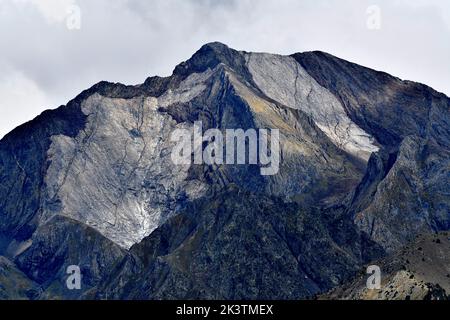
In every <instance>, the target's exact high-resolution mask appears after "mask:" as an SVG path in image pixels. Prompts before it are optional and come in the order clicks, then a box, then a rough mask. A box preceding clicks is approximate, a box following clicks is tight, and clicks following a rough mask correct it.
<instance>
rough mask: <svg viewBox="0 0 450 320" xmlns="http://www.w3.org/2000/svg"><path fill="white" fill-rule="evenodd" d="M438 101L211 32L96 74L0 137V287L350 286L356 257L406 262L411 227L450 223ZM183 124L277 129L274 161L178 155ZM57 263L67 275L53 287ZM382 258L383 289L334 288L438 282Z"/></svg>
mask: <svg viewBox="0 0 450 320" xmlns="http://www.w3.org/2000/svg"><path fill="white" fill-rule="evenodd" d="M449 111H450V99H449V98H448V97H446V96H445V95H443V94H441V93H438V92H436V91H434V90H433V89H431V88H429V87H427V86H425V85H422V84H418V83H413V82H409V81H402V80H400V79H398V78H395V77H393V76H390V75H388V74H386V73H383V72H378V71H374V70H371V69H368V68H365V67H362V66H359V65H356V64H353V63H350V62H347V61H345V60H341V59H339V58H336V57H333V56H331V55H329V54H326V53H322V52H307V53H298V54H294V55H292V56H281V55H275V54H264V53H249V52H243V51H236V50H233V49H231V48H228V47H227V46H226V45H224V44H221V43H210V44H207V45H205V46H203V47H202V48H201V49H200V50H199V51H198V52H196V53H195V54H194V55H193V56H192V57H191V58H190V59H189V60H187V61H186V62H183V63H181V64H180V65H178V66H177V67H176V68H175V70H174V72H173V74H172V76H170V77H166V78H161V77H150V78H148V79H147V80H146V81H145V82H144V83H143V84H141V85H137V86H126V85H122V84H118V83H116V84H114V83H108V82H100V83H98V84H96V85H94V86H93V87H92V88H90V89H88V90H86V91H84V92H82V93H81V94H80V95H79V96H77V97H76V98H75V99H74V100H72V101H70V102H69V103H68V104H67V105H65V106H61V107H59V108H58V109H56V110H51V111H46V112H44V113H43V114H41V115H40V116H39V117H37V118H36V119H34V120H33V121H31V122H29V123H26V124H24V125H22V126H20V127H18V128H17V129H15V130H13V131H12V132H11V133H9V134H8V135H7V136H5V137H4V138H3V139H2V140H1V141H0V181H1V182H2V183H1V184H0V256H2V257H1V260H0V262H1V264H0V297H1V298H5V299H8V298H25V299H308V298H313V297H314V296H316V295H320V294H323V293H325V292H328V291H329V290H330V289H332V288H347V287H342V285H350V284H352V283H354V282H352V281H354V280H352V279H354V277H355V276H356V275H357V274H358V272H360V270H361V268H363V267H364V266H365V265H367V264H369V263H372V262H374V261H387V260H380V259H394V260H395V261H397V260H398V259H400V260H401V259H403V258H402V257H404V255H402V254H401V253H400V254H399V252H402V251H401V250H408V249H407V248H410V246H414V244H413V243H414V242H413V241H415V239H416V237H417V236H418V235H424V237H425V238H426V239H428V238H430V237H431V238H433V239H435V238H434V237H437V236H435V235H434V234H436V233H437V232H441V231H447V230H450V190H449V187H448V186H449V185H450V174H449V172H450V170H449V169H450V162H449V161H450V160H449V159H450V157H449V155H450V112H449ZM196 121H202V123H203V130H207V129H211V128H214V129H219V130H221V131H225V130H226V129H238V128H239V129H243V130H247V129H278V130H279V132H280V156H281V157H280V159H281V162H280V170H279V172H278V173H277V174H275V175H267V176H264V175H261V174H260V167H261V165H255V164H246V165H232V164H222V165H217V164H214V165H207V164H193V165H175V164H174V163H173V161H172V160H171V152H172V150H173V148H174V146H175V142H173V141H172V140H171V134H172V133H173V132H174V130H176V129H192V128H193V126H194V122H196ZM439 237H442V234H441V236H439ZM436 239H437V238H436ZM444 240H445V239H441V240H440V241H441V245H442V246H441V247H442V248H444V247H445V245H448V243H447V242H445V241H444ZM424 241H425V240H424ZM435 244H436V243H435ZM436 245H437V244H436ZM441 247H439V248H441ZM399 250H400V251H399ZM436 250H437V249H436ZM436 250H435V249H433V250H431V249H430V251H424V252H425V253H423V255H424V257H423V259H425V260H424V261H422V262H423V264H420V265H421V266H420V268H422V269H426V268H427V267H426V266H427V265H428V266H430V267H429V268H428V269H429V270H435V269H433V268H434V266H435V263H437V262H436V261H439V264H440V265H442V266H443V267H442V268H444V267H445V263H446V261H447V260H448V257H449V254H448V251H445V250H444V249H442V250H443V251H439V254H438V253H436V252H438V251H436ZM417 254H418V253H417ZM410 256H411V257H412V256H416V255H415V253H414V252H413V253H411V255H410ZM446 259H447V260H446ZM408 260H409V261H412V258H408ZM389 261H390V260H389ZM401 261H403V260H401ZM384 263H386V264H388V265H391V264H390V263H388V262H383V265H384ZM70 265H78V266H80V269H81V273H82V289H81V290H68V288H67V287H66V285H65V284H66V279H67V274H66V268H67V267H68V266H70ZM414 265H415V266H417V268H419V264H414ZM447 265H448V264H447ZM396 268H397V267H392V268H391V269H389V270H390V271H389V274H390V276H389V278H386V279H387V280H386V281H390V282H389V286H391V285H392V286H393V287H394V289H395V290H397V291H395V290H389V291H383V292H382V293H374V292H371V293H370V294H368V293H365V292H363V291H364V290H362V291H361V289H360V287H359V286H358V285H352V287H351V288H352V289H345V290H344V289H342V290H343V291H342V293H340V294H337V295H336V294H335V295H333V296H332V297H335V298H339V299H342V298H346V297H347V298H357V299H362V298H382V299H393V298H400V299H403V298H404V299H406V298H407V296H409V298H413V299H416V298H417V299H419V298H426V297H430V295H431V296H432V297H435V296H439V297H445V296H446V293H445V292H447V293H448V290H449V278H448V277H446V276H442V275H441V273H439V272H440V271H442V270H443V269H442V270H441V269H439V270H440V271H439V272H438V271H437V269H436V270H435V271H436V272H434V271H430V274H429V275H427V276H426V277H423V278H420V277H419V274H420V271H417V270H419V269H420V268H419V269H411V268H412V267H411V268H410V269H405V270H404V269H398V271H395V270H397V269H396ZM436 268H437V267H436ZM447 271H448V270H447ZM431 274H433V275H431ZM391 275H392V276H391ZM411 276H414V278H411V279H410V277H411ZM416 277H417V278H416ZM6 279H8V280H6ZM405 279H409V280H413V279H418V280H417V282H416V281H405ZM410 282H411V283H413V284H414V288H421V289H417V290H418V291H417V290H416V289H414V290H416V291H414V290H413V291H414V292H411V290H412V289H411V288H412V285H409V284H408V283H410ZM336 290H337V289H336ZM444 290H446V291H444ZM394 291H395V292H397V294H396V295H395V297H394V296H393V295H392V294H393V292H394ZM430 292H431V293H430Z"/></svg>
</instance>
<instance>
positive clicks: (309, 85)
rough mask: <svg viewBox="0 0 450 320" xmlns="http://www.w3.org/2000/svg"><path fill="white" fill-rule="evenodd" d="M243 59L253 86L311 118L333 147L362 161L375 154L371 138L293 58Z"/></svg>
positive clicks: (261, 55)
mask: <svg viewBox="0 0 450 320" xmlns="http://www.w3.org/2000/svg"><path fill="white" fill-rule="evenodd" d="M246 60H247V64H248V68H249V70H250V73H251V74H252V76H253V79H254V81H255V83H256V84H257V86H258V88H259V89H261V91H262V92H263V93H264V94H266V95H267V96H268V97H270V98H271V99H274V100H276V101H278V102H280V103H282V104H283V105H285V106H288V107H290V108H294V109H299V110H301V111H303V112H305V113H306V114H308V115H309V116H311V117H312V119H313V120H314V122H315V124H316V125H317V126H318V127H319V128H320V129H321V130H322V131H323V132H324V133H325V134H326V135H327V136H328V137H329V138H330V140H331V141H333V143H335V144H336V146H338V147H339V148H341V149H343V150H345V151H347V152H349V153H350V154H352V155H354V156H356V157H358V158H361V159H362V160H364V161H367V160H368V159H369V157H370V155H371V153H372V152H376V151H378V149H379V148H378V147H377V146H376V140H375V139H374V137H372V136H371V135H370V134H369V133H367V132H365V131H364V130H362V129H361V128H360V127H359V126H358V125H357V124H355V123H354V122H353V121H352V120H351V119H350V118H349V117H348V115H347V114H346V112H345V110H344V107H343V106H342V104H341V103H340V102H339V101H338V100H337V98H336V97H335V96H334V95H333V94H332V93H331V92H330V91H328V90H327V89H325V88H323V87H322V86H320V85H319V84H318V83H317V82H316V80H314V78H312V77H311V76H310V75H309V74H308V73H307V72H306V71H305V69H304V68H303V67H302V66H301V65H300V64H299V63H298V62H297V61H296V60H295V59H294V58H292V57H288V56H279V55H274V54H264V53H250V54H247V55H246Z"/></svg>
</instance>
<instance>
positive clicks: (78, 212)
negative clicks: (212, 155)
mask: <svg viewBox="0 0 450 320" xmlns="http://www.w3.org/2000/svg"><path fill="white" fill-rule="evenodd" d="M166 99H167V98H165V97H162V98H161V100H162V104H164V103H165V102H164V101H165V100H166ZM171 99H174V98H171ZM157 108H158V99H156V98H151V97H148V98H147V97H138V98H134V99H111V98H105V97H102V96H100V95H98V94H95V95H93V96H91V97H89V98H88V99H87V100H86V101H85V102H84V103H83V105H82V111H83V113H84V114H86V115H87V123H86V127H85V129H84V130H82V131H81V132H80V133H79V134H78V135H77V136H76V137H74V138H69V137H67V136H54V137H52V144H51V146H50V149H49V151H48V161H49V163H50V165H49V167H48V170H47V174H46V178H45V185H46V194H45V196H46V197H45V199H44V202H43V204H44V207H43V216H42V219H43V220H44V221H43V222H44V223H45V221H47V220H48V219H50V218H51V217H52V216H54V215H57V214H61V215H65V216H68V217H71V218H73V219H76V220H78V221H80V222H83V223H86V224H87V225H89V226H92V227H93V228H95V229H97V230H98V231H100V232H101V233H102V234H103V235H105V236H106V237H108V238H109V239H111V240H112V241H114V242H116V243H118V244H120V245H121V246H124V247H130V246H131V245H133V244H134V243H137V242H140V241H141V240H142V238H144V237H145V236H148V235H149V234H150V233H151V232H152V231H153V230H154V229H155V228H157V227H158V226H159V225H160V224H162V223H163V222H164V221H165V220H166V219H167V218H168V217H169V216H171V215H172V214H174V213H175V212H176V209H177V206H179V204H180V203H181V201H189V200H193V199H195V198H197V197H199V196H201V195H202V194H203V193H204V192H205V189H206V186H205V185H203V184H202V183H200V182H199V181H185V180H186V177H187V174H188V167H184V168H178V170H176V171H175V170H173V165H172V162H171V158H170V155H171V148H172V147H173V143H171V142H170V134H171V133H172V131H173V130H174V129H175V128H176V126H177V124H176V122H175V121H173V119H171V118H170V117H169V116H167V115H164V114H161V113H159V112H157ZM182 197H184V198H182Z"/></svg>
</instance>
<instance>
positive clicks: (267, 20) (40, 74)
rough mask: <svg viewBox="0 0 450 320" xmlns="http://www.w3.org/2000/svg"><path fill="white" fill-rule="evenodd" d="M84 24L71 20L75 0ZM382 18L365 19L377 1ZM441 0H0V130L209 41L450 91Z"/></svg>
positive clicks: (447, 24)
mask: <svg viewBox="0 0 450 320" xmlns="http://www.w3.org/2000/svg"><path fill="white" fill-rule="evenodd" d="M73 4H75V5H78V6H79V8H80V9H81V29H80V30H69V29H68V28H67V27H66V19H67V16H68V13H67V12H66V9H67V7H68V6H70V5H73ZM374 4H375V5H378V6H379V8H380V9H381V18H382V20H381V21H382V22H381V28H380V29H379V30H369V29H368V28H367V26H366V21H367V18H368V16H367V13H366V10H367V8H368V7H369V5H374ZM449 39H450V2H448V1H441V0H428V1H424V0H408V1H406V0H379V1H375V0H373V1H365V0H362V1H361V0H335V1H332V0H315V1H313V0H302V1H300V0H239V1H237V0H230V1H213V0H197V1H194V0H152V1H144V0H96V1H92V0H0V52H1V54H0V136H3V135H4V134H5V133H7V132H8V131H10V130H11V129H13V128H14V127H15V126H17V125H19V124H21V123H23V122H24V121H27V120H30V119H31V118H32V117H34V116H35V115H37V114H39V113H40V112H41V111H43V110H44V109H48V108H54V107H57V106H58V105H61V104H65V103H66V102H67V101H68V100H69V99H71V98H73V97H74V96H75V95H76V94H77V93H79V92H80V91H82V90H83V89H86V88H88V87H90V86H91V85H92V84H94V83H96V82H98V81H100V80H108V81H115V82H122V83H127V84H135V83H141V82H143V81H144V80H145V78H146V77H148V76H151V75H156V74H158V75H169V74H170V73H171V71H172V70H173V68H174V67H175V65H176V64H178V63H179V62H181V61H182V60H186V59H187V58H189V57H190V56H191V55H192V54H193V53H194V52H195V51H196V50H197V49H198V48H199V47H200V46H201V45H202V44H204V43H206V42H210V41H221V42H224V43H226V44H228V45H229V46H231V47H234V48H236V49H242V50H247V51H266V52H274V53H282V54H291V53H294V52H299V51H309V50H323V51H327V52H330V53H332V54H335V55H337V56H339V57H342V58H344V59H347V60H350V61H353V62H357V63H360V64H363V65H366V66H369V67H372V68H375V69H379V70H383V71H387V72H389V73H391V74H394V75H396V76H399V77H401V78H404V79H409V80H414V81H419V82H423V83H426V84H428V85H430V86H432V87H434V88H435V89H437V90H439V91H442V92H445V93H447V95H449V94H450V78H449V74H450V61H449V59H448V57H449V56H450V41H449Z"/></svg>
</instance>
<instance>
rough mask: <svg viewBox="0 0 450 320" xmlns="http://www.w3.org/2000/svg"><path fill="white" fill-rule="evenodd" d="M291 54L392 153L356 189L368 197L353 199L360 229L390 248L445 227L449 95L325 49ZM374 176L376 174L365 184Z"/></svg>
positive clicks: (449, 205) (449, 214)
mask: <svg viewBox="0 0 450 320" xmlns="http://www.w3.org/2000/svg"><path fill="white" fill-rule="evenodd" d="M293 57H294V58H295V59H296V60H297V61H299V63H300V64H301V65H302V66H303V67H304V68H305V69H306V70H307V72H308V73H309V74H310V75H311V76H312V77H314V79H316V80H317V82H318V83H320V84H321V85H322V86H323V87H325V88H327V89H328V90H330V91H331V92H332V93H333V94H334V95H335V96H336V97H337V98H338V99H339V100H340V102H341V104H342V106H343V107H344V108H345V110H346V113H347V114H348V115H349V117H350V118H351V119H352V120H353V121H354V122H355V123H356V124H358V125H359V126H360V127H361V128H363V129H364V130H365V131H366V132H368V133H369V134H371V135H372V136H374V137H375V138H376V140H377V141H378V142H379V143H380V144H381V146H382V152H381V153H384V154H385V155H386V154H389V155H388V156H387V155H386V156H385V157H387V158H386V159H387V160H386V165H385V166H383V167H382V168H376V167H374V166H371V168H369V170H368V176H367V178H366V179H365V180H364V181H365V182H364V183H365V186H363V185H361V186H360V187H359V188H358V192H359V194H358V196H359V198H361V195H365V197H368V198H367V199H366V201H365V205H361V202H359V203H358V200H357V199H356V198H355V200H357V201H356V202H354V203H353V204H352V205H351V206H350V208H351V209H350V210H351V211H352V213H353V214H354V219H355V223H357V224H358V226H359V227H360V228H361V230H363V231H364V232H366V233H368V234H370V235H371V237H372V238H373V239H374V240H375V241H376V242H377V243H379V244H381V245H382V246H383V247H384V248H385V249H386V250H388V251H393V250H395V249H398V248H399V247H400V246H401V245H404V244H405V243H407V242H408V241H411V240H413V239H414V238H415V236H416V235H417V234H418V233H420V232H429V231H439V230H448V229H449V227H450V225H449V221H450V202H449V200H450V199H449V187H448V186H449V183H450V176H449V174H448V172H449V168H450V163H449V161H450V160H449V159H450V158H449V153H448V152H449V146H450V112H449V111H450V100H449V98H448V97H446V96H445V95H443V94H441V93H438V92H436V91H434V90H432V89H431V88H429V87H427V86H425V85H422V84H419V83H413V82H409V81H401V80H400V79H398V78H394V77H392V76H390V75H388V74H386V73H382V72H375V71H373V70H370V69H367V68H364V67H361V66H358V65H355V64H352V63H349V62H347V61H344V60H341V59H338V58H336V57H333V56H331V55H329V54H326V53H322V52H310V53H302V54H295V55H294V56H293ZM381 153H380V154H381ZM374 157H378V156H377V155H374ZM377 171H378V172H377ZM376 172H377V173H376ZM374 174H375V175H378V176H380V175H381V177H379V178H378V179H375V180H373V181H372V182H371V183H367V180H369V177H370V175H372V176H373V175H374ZM363 189H364V190H363Z"/></svg>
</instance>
